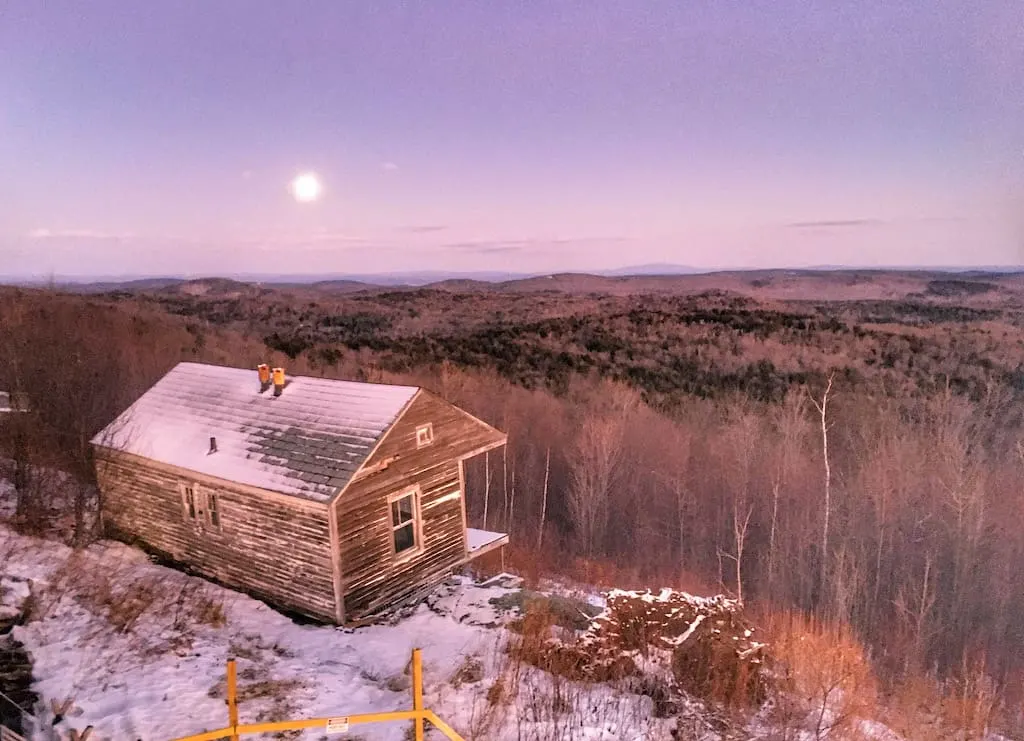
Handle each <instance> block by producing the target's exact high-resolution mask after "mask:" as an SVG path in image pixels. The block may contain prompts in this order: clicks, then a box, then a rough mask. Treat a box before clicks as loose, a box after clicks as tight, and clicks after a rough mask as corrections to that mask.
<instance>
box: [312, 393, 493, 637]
mask: <svg viewBox="0 0 1024 741" xmlns="http://www.w3.org/2000/svg"><path fill="white" fill-rule="evenodd" d="M504 442H505V435H504V434H503V433H501V432H499V431H498V430H496V429H494V428H493V427H491V426H490V425H487V424H485V423H484V422H482V421H480V420H478V419H476V418H475V417H473V416H472V415H470V414H468V413H467V412H465V411H463V410H461V409H459V408H458V407H456V406H454V405H452V404H450V403H449V402H447V401H445V400H444V399H442V398H441V397H439V396H437V395H436V394H433V393H430V392H429V391H424V390H422V389H421V390H420V391H419V392H418V393H417V394H416V396H415V397H414V398H413V399H412V400H411V401H410V402H409V404H408V405H407V406H406V408H405V409H404V410H403V412H402V413H401V414H400V415H399V417H398V418H397V419H396V421H395V422H394V423H393V424H392V425H391V427H390V428H389V429H388V430H387V432H386V433H385V434H384V435H383V436H382V438H381V439H380V440H379V441H378V444H377V446H376V447H375V448H374V450H373V451H372V453H371V454H370V456H369V458H368V459H367V460H366V462H365V463H364V464H363V466H362V467H360V469H359V470H358V471H356V473H355V474H354V475H353V477H352V480H351V481H350V482H349V484H348V485H347V486H346V487H345V488H344V489H342V491H340V492H339V493H338V495H336V497H335V498H334V501H333V502H332V505H331V506H332V516H333V518H334V519H335V523H336V527H337V531H338V537H337V540H338V549H339V551H338V553H337V554H336V557H337V559H338V561H339V563H340V572H341V585H340V588H341V594H342V598H343V609H344V614H345V617H346V619H347V620H353V619H358V618H359V617H362V616H365V615H367V614H371V613H373V612H374V611H376V610H378V609H380V608H382V607H384V606H386V605H387V604H389V603H391V602H394V601H396V600H401V599H403V598H405V597H406V596H410V595H413V594H415V593H416V592H417V591H419V590H420V589H423V588H425V587H426V586H429V585H431V584H433V583H436V582H437V581H438V580H439V579H440V578H443V576H444V575H445V574H447V573H449V572H450V571H451V570H452V569H454V568H455V567H457V566H458V565H460V564H462V563H463V562H464V561H465V559H466V557H467V543H466V522H465V514H464V512H465V510H464V491H463V484H462V472H461V462H462V460H464V459H465V458H467V457H469V456H471V455H476V454H479V453H482V452H484V451H486V450H489V449H492V448H495V447H498V446H500V445H502V444H504ZM410 512H411V513H412V515H413V519H412V521H411V522H409V521H407V520H406V519H405V518H406V516H407V514H408V513H410ZM410 532H411V533H412V534H413V537H414V538H415V543H414V545H413V546H412V547H406V546H407V543H408V538H409V537H410V536H409V533H410Z"/></svg>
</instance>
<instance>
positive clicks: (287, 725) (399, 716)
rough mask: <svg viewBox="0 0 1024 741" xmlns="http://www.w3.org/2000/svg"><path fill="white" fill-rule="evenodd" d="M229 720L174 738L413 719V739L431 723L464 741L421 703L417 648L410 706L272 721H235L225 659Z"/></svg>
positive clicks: (330, 730)
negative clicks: (207, 728) (189, 734)
mask: <svg viewBox="0 0 1024 741" xmlns="http://www.w3.org/2000/svg"><path fill="white" fill-rule="evenodd" d="M227 685H228V686H227V695H228V699H227V702H228V724H227V725H226V726H224V727H223V728H218V729H216V730H214V731H204V732H203V733H197V734H195V735H193V736H184V737H182V738H178V739H174V741H217V739H224V738H227V739H231V741H239V738H240V737H241V736H246V735H250V734H253V733H277V732H280V731H304V730H308V729H311V728H318V729H320V731H322V732H323V733H325V734H327V735H332V734H336V733H345V732H347V731H348V730H349V728H350V727H351V726H356V725H363V724H366V723H382V722H384V721H390V720H410V721H412V722H413V729H414V731H415V739H416V741H423V734H424V729H425V725H426V723H430V724H431V725H432V726H434V727H435V728H436V729H437V730H439V731H440V732H441V733H443V734H444V735H445V736H447V737H448V738H449V739H451V741H464V739H463V738H462V736H460V735H459V734H458V733H456V732H455V731H454V730H453V729H452V727H451V726H449V725H448V724H447V723H445V722H444V721H443V720H441V719H440V718H438V717H437V715H435V714H434V712H433V711H431V710H427V709H426V708H424V707H423V657H422V656H421V654H420V650H419V649H418V648H414V649H413V650H412V710H395V711H392V712H388V713H360V714H358V715H336V716H332V717H330V718H307V719H304V720H281V721H274V722H272V723H243V724H239V722H238V683H237V678H236V674H235V660H234V659H229V660H228V682H227Z"/></svg>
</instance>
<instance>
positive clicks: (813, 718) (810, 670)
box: [764, 612, 878, 739]
mask: <svg viewBox="0 0 1024 741" xmlns="http://www.w3.org/2000/svg"><path fill="white" fill-rule="evenodd" d="M764 627H765V633H766V634H767V636H768V640H769V641H770V644H771V652H772V657H773V659H774V662H775V670H776V673H777V679H778V681H779V682H780V688H781V689H782V691H783V699H784V700H785V702H784V704H783V705H781V706H780V707H779V708H778V711H777V713H776V718H775V719H776V721H778V722H780V723H782V724H783V725H784V726H794V725H797V726H799V725H802V726H804V727H805V729H806V730H808V731H810V732H811V733H812V734H813V738H815V739H819V738H824V737H826V735H827V736H828V737H829V738H835V739H840V738H842V739H846V738H850V739H854V738H858V731H857V725H856V724H857V722H858V721H859V720H862V719H867V718H872V717H875V715H876V714H877V699H878V687H877V681H876V679H875V675H874V673H873V671H872V668H871V664H870V662H869V660H868V655H867V650H866V649H865V647H864V645H863V644H862V643H861V641H860V640H858V638H857V637H856V636H855V635H854V634H853V632H852V631H851V630H850V628H849V627H848V626H846V625H842V624H836V623H828V622H824V621H820V620H817V619H815V618H811V617H808V616H805V615H800V614H798V613H792V612H789V613H776V614H773V615H770V616H768V619H767V621H766V625H765V626H764Z"/></svg>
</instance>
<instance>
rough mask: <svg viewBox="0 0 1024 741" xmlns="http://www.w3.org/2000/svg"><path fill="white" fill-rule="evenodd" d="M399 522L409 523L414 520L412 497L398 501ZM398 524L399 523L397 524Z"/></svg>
mask: <svg viewBox="0 0 1024 741" xmlns="http://www.w3.org/2000/svg"><path fill="white" fill-rule="evenodd" d="M398 515H399V518H400V519H399V520H398V522H400V523H401V522H409V521H410V520H412V495H411V494H410V495H409V496H407V497H402V498H401V499H399V500H398ZM395 524H398V523H395Z"/></svg>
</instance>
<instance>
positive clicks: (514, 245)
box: [441, 237, 627, 254]
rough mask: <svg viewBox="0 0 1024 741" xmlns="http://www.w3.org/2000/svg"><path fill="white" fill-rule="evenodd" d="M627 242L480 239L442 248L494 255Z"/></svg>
mask: <svg viewBox="0 0 1024 741" xmlns="http://www.w3.org/2000/svg"><path fill="white" fill-rule="evenodd" d="M625 241H627V240H626V238H625V237H557V238H554V239H540V238H533V239H478V240H467V241H464V242H449V243H447V244H443V245H441V247H442V248H444V249H448V250H453V251H458V252H476V253H480V254H494V253H499V252H529V251H537V250H542V249H548V248H551V247H573V246H585V245H595V244H618V243H621V242H625Z"/></svg>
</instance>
